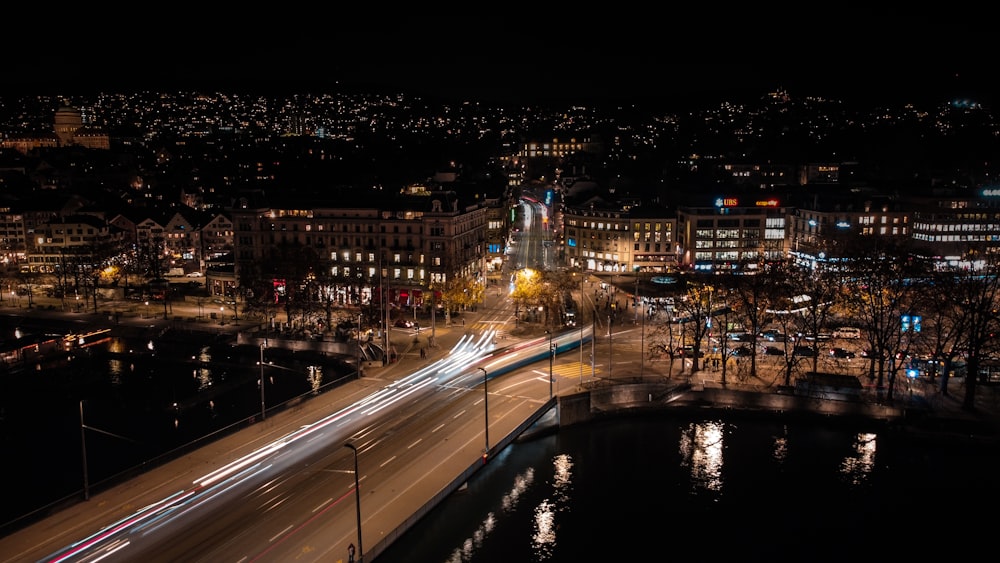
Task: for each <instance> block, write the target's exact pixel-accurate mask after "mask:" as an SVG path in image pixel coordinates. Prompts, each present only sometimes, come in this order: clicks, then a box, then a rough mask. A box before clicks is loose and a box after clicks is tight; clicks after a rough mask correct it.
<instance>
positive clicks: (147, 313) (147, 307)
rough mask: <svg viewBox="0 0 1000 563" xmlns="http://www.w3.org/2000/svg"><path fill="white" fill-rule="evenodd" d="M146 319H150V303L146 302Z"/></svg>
mask: <svg viewBox="0 0 1000 563" xmlns="http://www.w3.org/2000/svg"><path fill="white" fill-rule="evenodd" d="M146 317H149V301H146Z"/></svg>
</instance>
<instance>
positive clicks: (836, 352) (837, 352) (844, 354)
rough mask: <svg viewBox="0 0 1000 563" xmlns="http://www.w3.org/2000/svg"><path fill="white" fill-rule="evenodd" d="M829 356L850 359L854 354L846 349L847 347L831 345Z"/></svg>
mask: <svg viewBox="0 0 1000 563" xmlns="http://www.w3.org/2000/svg"><path fill="white" fill-rule="evenodd" d="M830 356H831V357H834V358H842V359H847V360H850V359H851V358H853V357H855V356H856V354H855V353H854V352H852V351H850V350H848V349H847V348H840V347H833V348H830Z"/></svg>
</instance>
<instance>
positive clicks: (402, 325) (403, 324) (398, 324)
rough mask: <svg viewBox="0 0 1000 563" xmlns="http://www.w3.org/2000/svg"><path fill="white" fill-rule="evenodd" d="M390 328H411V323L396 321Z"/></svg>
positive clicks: (404, 320)
mask: <svg viewBox="0 0 1000 563" xmlns="http://www.w3.org/2000/svg"><path fill="white" fill-rule="evenodd" d="M392 326H394V327H396V328H413V321H408V320H406V319H396V322H394V323H392Z"/></svg>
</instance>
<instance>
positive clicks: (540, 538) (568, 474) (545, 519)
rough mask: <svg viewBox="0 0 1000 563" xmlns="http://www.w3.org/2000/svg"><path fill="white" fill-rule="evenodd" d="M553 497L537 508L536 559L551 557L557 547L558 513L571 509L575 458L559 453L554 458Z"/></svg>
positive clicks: (534, 542)
mask: <svg viewBox="0 0 1000 563" xmlns="http://www.w3.org/2000/svg"><path fill="white" fill-rule="evenodd" d="M552 465H553V468H554V472H553V477H552V497H551V498H547V499H545V500H544V501H542V502H541V503H540V504H539V505H538V507H536V508H535V533H534V536H533V541H532V543H533V551H534V554H535V560H536V561H547V560H549V559H551V557H552V556H553V554H554V553H555V549H556V540H557V537H556V532H557V531H558V529H559V522H558V520H557V514H558V513H560V512H563V511H566V510H569V505H570V501H572V495H571V491H572V488H573V458H572V457H570V456H568V455H557V456H556V457H555V458H554V459H553V460H552Z"/></svg>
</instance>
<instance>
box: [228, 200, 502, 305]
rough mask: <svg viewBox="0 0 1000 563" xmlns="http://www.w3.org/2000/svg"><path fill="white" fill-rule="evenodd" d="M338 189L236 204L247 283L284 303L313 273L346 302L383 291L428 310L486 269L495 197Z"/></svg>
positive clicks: (238, 257) (237, 247)
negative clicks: (431, 301)
mask: <svg viewBox="0 0 1000 563" xmlns="http://www.w3.org/2000/svg"><path fill="white" fill-rule="evenodd" d="M331 195H333V194H331ZM337 195H339V196H343V197H339V198H338V197H335V198H333V199H334V201H329V199H330V198H326V199H328V201H327V203H325V204H323V203H317V202H316V201H307V200H304V199H302V198H295V197H283V198H282V199H281V201H280V204H279V202H278V201H272V202H268V201H266V199H267V198H266V197H264V196H263V194H260V193H256V194H248V195H247V196H246V197H243V198H241V199H240V200H239V202H238V204H237V205H236V206H235V207H234V208H233V210H232V220H233V229H234V251H235V276H236V278H237V279H238V280H240V283H241V284H243V285H244V286H246V287H250V286H252V285H254V284H257V285H260V284H265V285H269V286H270V287H271V288H272V289H273V291H274V294H275V296H276V298H277V299H280V298H281V296H282V295H287V294H288V292H290V291H293V290H294V288H290V287H289V284H298V283H302V280H304V279H310V276H312V279H316V280H317V281H319V282H321V283H322V285H323V286H324V287H325V288H326V289H325V291H328V292H331V295H330V296H329V297H330V298H331V300H332V301H333V302H334V303H336V304H341V305H356V304H362V303H368V302H371V300H372V299H374V298H375V295H376V292H378V291H380V289H379V288H380V287H381V288H383V289H381V290H384V291H386V292H387V300H388V301H389V302H390V303H391V304H394V305H396V306H418V305H421V304H422V303H423V302H424V297H425V296H424V293H425V292H426V291H427V290H428V289H429V288H431V287H432V286H435V287H440V286H442V285H443V284H446V283H447V282H448V281H449V280H451V279H452V278H454V277H460V278H474V279H481V277H482V276H485V275H486V273H487V266H488V264H487V256H488V254H489V252H488V247H487V232H489V231H498V230H499V229H501V228H502V227H501V225H500V223H498V222H496V221H498V219H497V217H498V212H497V210H496V208H495V206H491V205H488V204H487V203H486V201H485V199H482V198H475V197H470V196H468V195H460V194H459V193H458V192H456V191H451V190H436V189H433V188H428V187H425V186H409V187H407V188H406V189H405V190H404V191H402V192H401V193H398V194H385V193H381V192H371V193H367V192H359V191H358V190H356V189H352V190H348V191H342V192H339V193H338V194H337ZM490 217H493V218H494V219H493V221H494V222H495V223H494V224H491V223H490Z"/></svg>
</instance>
